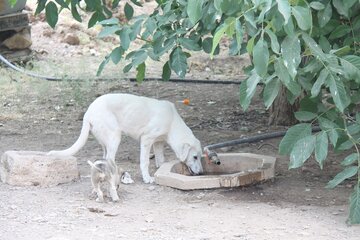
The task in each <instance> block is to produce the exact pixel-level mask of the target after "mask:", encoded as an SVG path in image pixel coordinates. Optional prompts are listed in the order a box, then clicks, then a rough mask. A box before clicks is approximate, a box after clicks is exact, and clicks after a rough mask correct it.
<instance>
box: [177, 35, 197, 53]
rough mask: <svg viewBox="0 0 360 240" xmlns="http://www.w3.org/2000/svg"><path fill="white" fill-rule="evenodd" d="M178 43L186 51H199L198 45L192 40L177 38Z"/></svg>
mask: <svg viewBox="0 0 360 240" xmlns="http://www.w3.org/2000/svg"><path fill="white" fill-rule="evenodd" d="M178 41H179V43H180V44H181V46H183V47H184V48H186V49H188V50H191V51H200V50H201V47H200V45H199V44H198V42H197V41H196V40H194V39H190V38H178Z"/></svg>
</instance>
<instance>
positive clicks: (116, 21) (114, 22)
mask: <svg viewBox="0 0 360 240" xmlns="http://www.w3.org/2000/svg"><path fill="white" fill-rule="evenodd" d="M119 23H120V22H119V19H118V18H109V19H105V20H102V21H100V22H99V24H101V25H103V26H105V25H118V24H119Z"/></svg>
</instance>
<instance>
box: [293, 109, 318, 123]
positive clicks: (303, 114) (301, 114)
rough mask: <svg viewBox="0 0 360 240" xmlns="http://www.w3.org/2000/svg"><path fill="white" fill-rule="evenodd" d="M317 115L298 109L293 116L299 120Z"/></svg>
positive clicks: (305, 119) (308, 119) (310, 118)
mask: <svg viewBox="0 0 360 240" xmlns="http://www.w3.org/2000/svg"><path fill="white" fill-rule="evenodd" d="M316 117H317V114H316V113H312V112H307V111H298V112H296V113H295V118H296V119H297V120H299V121H310V120H313V119H314V118H316Z"/></svg>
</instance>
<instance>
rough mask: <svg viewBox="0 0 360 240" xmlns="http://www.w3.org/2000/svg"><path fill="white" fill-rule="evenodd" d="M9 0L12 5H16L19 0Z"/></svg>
mask: <svg viewBox="0 0 360 240" xmlns="http://www.w3.org/2000/svg"><path fill="white" fill-rule="evenodd" d="M8 1H9V3H10V7H12V8H13V7H14V6H15V4H16V3H17V0H8Z"/></svg>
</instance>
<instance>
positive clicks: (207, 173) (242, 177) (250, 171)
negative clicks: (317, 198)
mask: <svg viewBox="0 0 360 240" xmlns="http://www.w3.org/2000/svg"><path fill="white" fill-rule="evenodd" d="M218 157H219V159H220V161H221V164H220V165H216V164H213V163H208V162H207V161H206V160H205V158H204V157H203V158H202V165H203V169H204V173H203V174H201V175H196V176H192V175H191V174H190V172H189V170H188V168H187V167H186V166H185V165H184V164H182V163H181V162H179V161H171V162H166V163H164V164H163V165H161V167H160V168H159V169H158V170H157V171H156V172H155V182H156V183H157V184H159V185H164V186H169V187H173V188H177V189H181V190H193V189H209V188H222V187H226V188H229V187H239V186H246V185H250V184H255V183H260V182H263V181H266V180H268V179H272V178H274V176H275V161H276V158H275V157H271V156H265V155H259V154H252V153H219V154H218Z"/></svg>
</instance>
